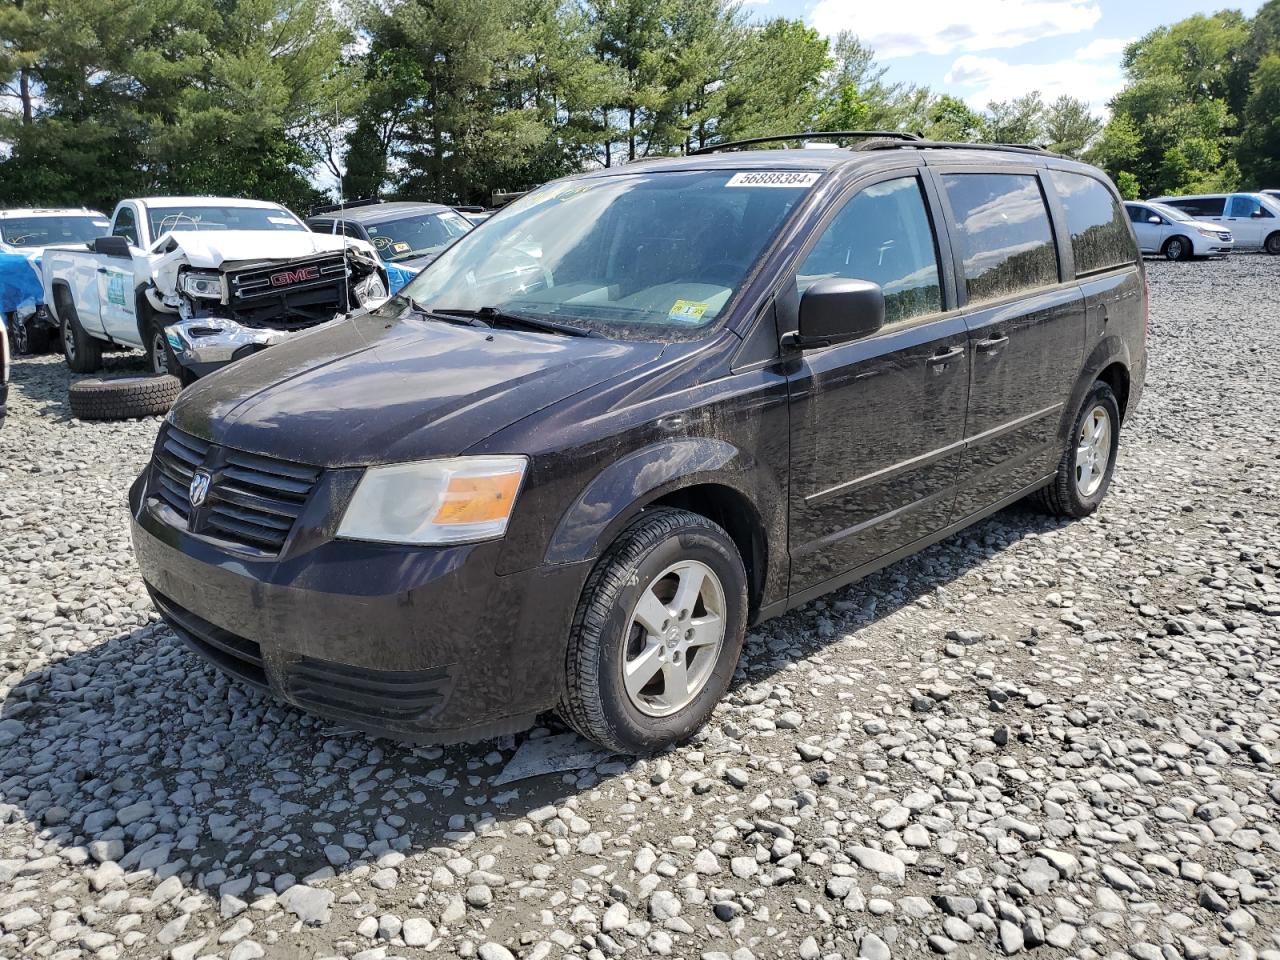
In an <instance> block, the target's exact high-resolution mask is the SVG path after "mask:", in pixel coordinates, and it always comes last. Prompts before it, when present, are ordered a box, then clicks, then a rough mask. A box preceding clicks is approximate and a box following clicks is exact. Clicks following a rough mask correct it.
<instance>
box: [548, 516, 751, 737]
mask: <svg viewBox="0 0 1280 960" xmlns="http://www.w3.org/2000/svg"><path fill="white" fill-rule="evenodd" d="M746 624H747V575H746V570H745V569H744V567H743V564H742V558H741V557H740V556H739V554H738V550H737V547H736V546H735V545H734V543H733V540H732V539H731V538H730V537H729V535H728V534H727V533H725V531H724V530H723V529H722V528H721V527H719V526H718V525H717V524H715V523H712V522H711V521H710V520H708V519H707V518H706V517H703V516H699V515H698V514H695V513H689V512H687V511H684V510H673V509H670V508H665V507H663V508H657V509H653V510H647V511H645V512H644V513H642V514H641V515H640V516H639V517H638V518H637V519H636V520H635V522H633V523H632V524H631V525H630V526H629V527H627V528H626V530H624V531H623V532H622V534H621V535H620V536H619V537H618V539H617V540H616V541H615V542H614V543H613V545H612V546H611V547H610V548H609V549H608V550H607V551H606V552H605V554H604V556H603V557H601V559H600V562H599V563H598V564H597V565H596V567H595V569H594V570H593V571H592V572H591V576H590V577H589V578H588V579H587V584H586V587H585V588H584V590H583V594H582V599H581V601H580V602H579V604H578V610H577V612H576V614H575V615H574V621H573V627H572V630H571V633H570V636H569V649H568V657H567V660H566V676H565V692H564V694H563V696H562V698H561V701H560V709H559V712H560V715H561V716H562V717H563V718H564V719H565V721H566V722H568V723H569V724H570V725H571V726H572V727H574V729H576V730H577V731H578V732H579V733H581V734H582V735H583V736H584V737H587V738H588V739H591V740H594V741H595V742H596V743H599V744H601V745H602V746H604V747H607V748H609V749H610V750H615V751H617V752H618V753H626V754H639V755H646V754H650V753H653V752H655V751H658V750H661V749H663V748H665V747H668V746H671V745H672V744H675V743H679V742H680V741H682V740H684V739H686V738H687V737H689V736H691V735H692V734H693V733H695V732H696V731H697V730H698V728H699V727H701V726H702V725H703V724H704V723H706V721H707V718H708V717H710V716H711V712H712V710H714V709H715V705H716V703H717V702H719V700H720V698H721V697H722V696H724V693H725V691H726V690H727V689H728V688H729V681H730V680H731V679H732V678H733V672H734V670H735V668H736V666H737V663H738V658H739V656H740V655H741V653H742V642H743V637H744V636H745V634H746Z"/></svg>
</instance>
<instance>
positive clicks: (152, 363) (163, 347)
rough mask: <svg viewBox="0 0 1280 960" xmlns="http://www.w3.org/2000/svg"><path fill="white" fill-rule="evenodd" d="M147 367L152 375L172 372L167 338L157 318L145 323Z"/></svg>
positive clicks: (160, 375) (163, 374)
mask: <svg viewBox="0 0 1280 960" xmlns="http://www.w3.org/2000/svg"><path fill="white" fill-rule="evenodd" d="M144 349H145V350H146V351H147V367H148V369H150V371H151V375H152V376H153V377H162V376H165V375H167V374H170V373H172V366H173V365H171V364H170V362H169V340H168V338H167V337H165V335H164V327H163V325H161V323H160V321H159V320H152V321H151V322H150V323H148V324H147V342H146V346H145V348H144Z"/></svg>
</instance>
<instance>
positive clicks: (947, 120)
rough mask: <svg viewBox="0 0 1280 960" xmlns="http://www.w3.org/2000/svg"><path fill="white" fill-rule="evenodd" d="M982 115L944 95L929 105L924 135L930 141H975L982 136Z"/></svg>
mask: <svg viewBox="0 0 1280 960" xmlns="http://www.w3.org/2000/svg"><path fill="white" fill-rule="evenodd" d="M982 129H983V121H982V114H980V113H978V112H977V111H976V110H972V109H970V107H969V105H968V104H966V103H965V102H964V101H963V100H961V99H959V98H958V97H953V96H951V94H949V93H944V94H943V95H942V96H940V97H938V98H936V99H935V100H934V101H933V102H932V103H930V104H929V108H928V114H927V120H926V123H925V129H924V131H923V132H924V134H925V135H926V136H927V137H929V139H931V140H954V141H959V142H962V143H964V142H970V141H976V140H977V139H978V138H979V137H980V136H981V135H982Z"/></svg>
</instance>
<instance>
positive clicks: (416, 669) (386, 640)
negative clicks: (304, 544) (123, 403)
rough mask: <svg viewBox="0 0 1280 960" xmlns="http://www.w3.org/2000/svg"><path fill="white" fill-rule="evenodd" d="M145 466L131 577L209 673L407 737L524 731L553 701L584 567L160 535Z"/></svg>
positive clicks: (481, 553) (138, 487)
mask: <svg viewBox="0 0 1280 960" xmlns="http://www.w3.org/2000/svg"><path fill="white" fill-rule="evenodd" d="M152 469H153V468H151V467H148V469H147V471H144V473H143V475H142V476H141V477H139V479H138V481H137V482H136V483H135V484H134V485H133V487H132V489H131V490H130V494H129V505H130V512H131V514H132V524H131V528H132V536H133V547H134V554H135V556H136V558H137V562H138V566H139V568H140V570H141V572H142V578H143V580H144V581H145V583H146V585H147V589H148V590H149V591H150V592H151V595H152V598H153V600H154V602H155V604H156V607H157V609H158V610H159V611H160V613H161V615H162V616H163V617H164V619H165V620H166V621H167V622H168V623H169V625H170V626H171V627H172V628H173V629H174V632H175V633H177V634H178V635H179V636H180V637H181V638H182V639H183V640H184V641H185V642H186V643H187V644H188V645H189V646H190V647H191V648H192V649H194V650H195V651H196V652H197V653H199V654H201V656H203V657H205V658H206V659H207V660H210V661H211V662H213V663H214V664H215V665H216V666H218V667H219V668H221V669H222V670H223V671H225V672H227V673H229V674H232V675H233V676H235V677H238V678H239V679H241V680H243V681H245V682H248V683H250V684H252V685H254V686H256V687H259V688H262V689H266V690H269V691H270V692H272V693H273V694H275V695H276V696H278V697H280V698H282V699H284V700H286V701H288V702H289V703H292V704H294V705H295V706H298V707H301V708H302V709H305V710H308V711H311V712H313V713H318V714H321V715H323V716H326V717H329V718H331V719H334V720H337V721H340V722H343V723H345V724H347V725H349V726H352V727H356V728H359V729H363V730H367V731H370V732H372V733H375V734H380V735H388V736H392V737H395V738H397V739H405V740H410V741H414V742H423V743H447V742H453V741H458V740H467V739H477V738H481V737H486V736H494V735H497V734H499V733H506V732H511V731H515V730H520V729H524V728H525V727H527V726H528V725H529V724H530V723H531V722H532V721H533V719H534V717H536V716H537V714H538V713H539V712H542V711H544V710H546V709H548V708H550V707H552V706H554V705H555V703H556V701H557V700H558V698H559V695H560V692H561V689H562V686H563V682H564V663H565V647H566V642H567V638H568V634H569V629H570V625H571V622H572V617H573V613H574V610H575V608H576V606H577V602H578V597H579V595H580V592H581V589H582V585H583V583H584V581H585V579H586V575H587V566H588V565H586V564H564V565H552V566H546V567H541V568H535V569H532V570H526V571H522V572H519V573H513V574H510V575H507V576H499V575H498V574H497V572H496V571H497V562H498V557H499V554H500V552H501V547H502V545H501V543H500V542H492V543H484V544H469V545H462V546H455V547H435V548H412V547H398V546H390V545H382V544H368V543H357V542H347V541H341V540H333V539H327V540H322V542H320V543H319V544H318V545H315V546H309V547H308V548H307V549H305V551H302V552H297V551H293V552H290V551H287V550H286V551H282V552H281V554H280V555H279V556H278V557H274V558H269V559H268V558H263V559H253V558H249V557H246V556H243V555H238V554H237V553H236V552H235V551H233V550H227V549H224V548H222V547H220V546H218V545H217V544H216V543H215V542H212V541H211V540H209V538H207V537H205V536H200V535H196V534H192V533H189V532H187V531H186V530H183V529H180V528H179V527H178V526H175V525H174V524H173V523H172V520H173V516H172V515H167V514H166V512H165V508H164V506H163V504H161V503H160V502H159V501H157V500H155V499H154V498H148V497H147V496H146V483H147V479H148V475H149V473H150V471H151V470H152ZM318 506H320V507H325V506H332V505H331V504H328V505H326V504H319V505H318ZM304 519H305V517H304Z"/></svg>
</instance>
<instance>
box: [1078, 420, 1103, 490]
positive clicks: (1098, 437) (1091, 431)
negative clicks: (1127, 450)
mask: <svg viewBox="0 0 1280 960" xmlns="http://www.w3.org/2000/svg"><path fill="white" fill-rule="evenodd" d="M1110 460H1111V414H1109V413H1108V412H1107V408H1106V407H1104V406H1102V404H1097V405H1096V406H1094V408H1093V409H1092V410H1090V411H1089V413H1088V415H1087V416H1086V417H1085V418H1084V421H1083V422H1082V423H1081V424H1080V433H1079V435H1078V436H1077V437H1076V489H1077V490H1078V491H1079V492H1080V496H1082V497H1091V496H1093V495H1094V494H1095V493H1097V492H1098V488H1099V487H1100V486H1102V480H1103V478H1104V477H1105V476H1106V474H1107V464H1108V463H1109V462H1110Z"/></svg>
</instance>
